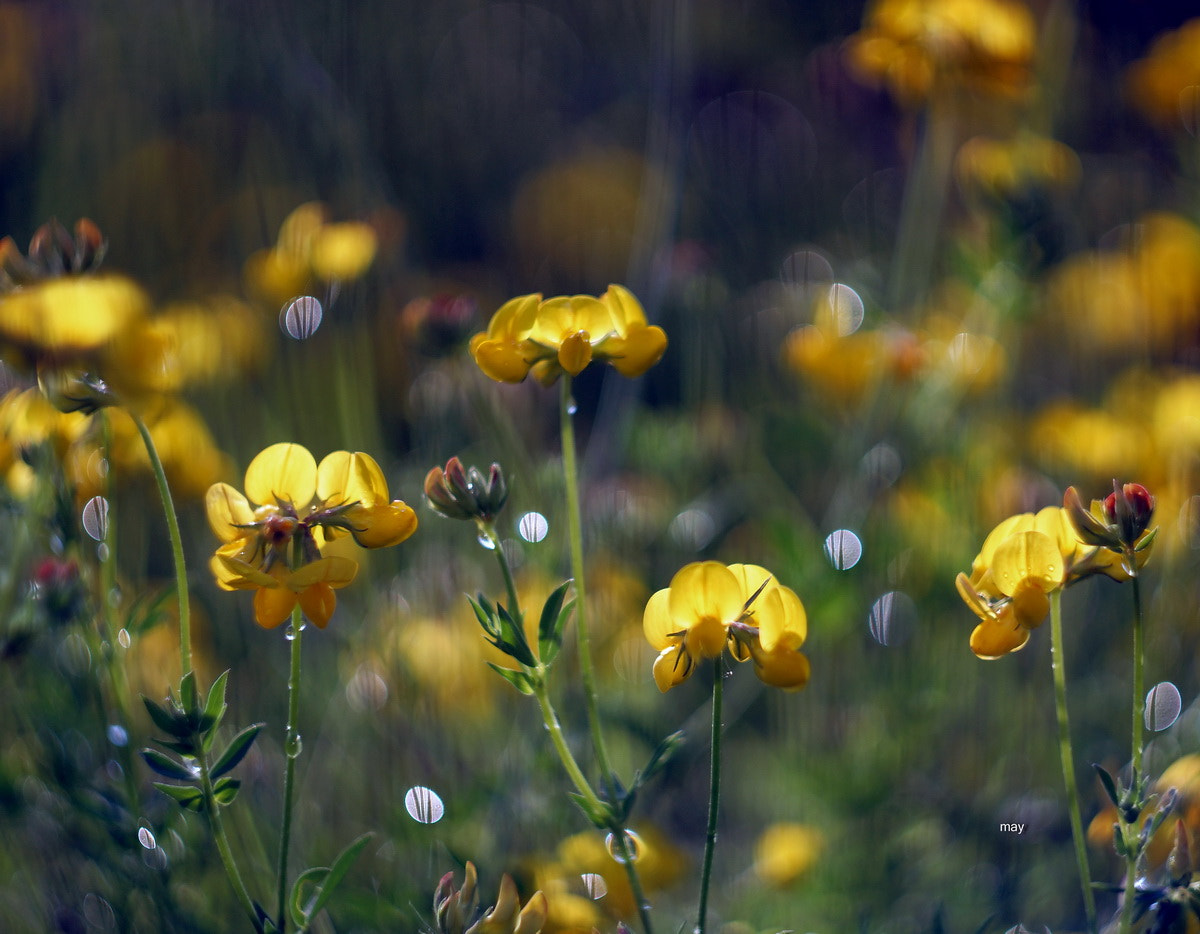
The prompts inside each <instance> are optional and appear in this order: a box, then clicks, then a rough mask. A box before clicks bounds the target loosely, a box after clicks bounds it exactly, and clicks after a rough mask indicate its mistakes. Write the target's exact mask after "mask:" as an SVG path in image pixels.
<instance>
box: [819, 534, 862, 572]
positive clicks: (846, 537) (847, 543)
mask: <svg viewBox="0 0 1200 934" xmlns="http://www.w3.org/2000/svg"><path fill="white" fill-rule="evenodd" d="M825 557H826V558H828V559H829V563H830V564H832V565H833V566H834V568H836V569H837V570H839V571H848V570H850V568H852V567H854V565H856V564H858V562H859V559H860V558H862V541H861V540H860V539H859V537H858V536H857V535H855V534H854V533H853V532H851V531H850V530H849V529H838V530H837V531H836V532H830V533H829V535H828V536H826V538H825Z"/></svg>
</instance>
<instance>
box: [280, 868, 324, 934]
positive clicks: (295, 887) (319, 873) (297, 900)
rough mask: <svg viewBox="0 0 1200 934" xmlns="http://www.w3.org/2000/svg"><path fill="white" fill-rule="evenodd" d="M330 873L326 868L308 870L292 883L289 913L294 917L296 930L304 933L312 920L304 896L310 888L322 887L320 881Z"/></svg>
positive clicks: (293, 922)
mask: <svg viewBox="0 0 1200 934" xmlns="http://www.w3.org/2000/svg"><path fill="white" fill-rule="evenodd" d="M328 872H329V868H328V867H326V866H319V867H315V868H313V869H306V870H304V872H302V873H300V875H298V876H296V881H295V882H293V883H292V893H291V896H290V897H289V898H288V913H289V914H290V915H291V916H292V924H294V925H296V930H298V931H303V930H304V929H305V928H306V927H307V926H308V922H309V921H310V920H312V919H311V918H310V916H309V915H308V914H307V913H305V910H304V896H305V895H306V894H307V891H308V888H309V887H311V886H317V885H320V882H319V881H318V880H320V879H323V878H325V876H326V875H327V874H328Z"/></svg>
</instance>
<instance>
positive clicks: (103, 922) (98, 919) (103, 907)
mask: <svg viewBox="0 0 1200 934" xmlns="http://www.w3.org/2000/svg"><path fill="white" fill-rule="evenodd" d="M83 917H84V920H85V921H86V922H87V926H88V929H89V930H94V931H115V930H116V929H117V919H116V914H115V913H114V912H113V909H112V905H110V904H109V903H108V902H106V901H105V900H104V899H103V898H101V897H100V896H99V895H97V894H96V893H95V892H88V893H87V895H85V896H84V897H83Z"/></svg>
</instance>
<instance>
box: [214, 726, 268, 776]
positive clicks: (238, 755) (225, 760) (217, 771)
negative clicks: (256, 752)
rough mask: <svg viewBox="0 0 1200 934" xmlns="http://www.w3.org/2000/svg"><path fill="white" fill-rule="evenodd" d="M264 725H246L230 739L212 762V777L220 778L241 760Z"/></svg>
mask: <svg viewBox="0 0 1200 934" xmlns="http://www.w3.org/2000/svg"><path fill="white" fill-rule="evenodd" d="M265 725H266V724H263V723H255V724H254V725H252V726H248V727H246V729H244V730H242V732H240V733H238V735H237V736H235V737H234V738H233V739H231V740H230V741H229V745H228V746H226V747H225V751H224V752H223V753H221V755H220V756H218V757H217V761H216V762H214V763H213V767H212V777H213V778H220V777H221V776H222V775H224V774H225V773H226V772H228V771H230V770H231V769H233V768H234V767H235V766H236V765H237V764H238V763H239V762H241V761H242V758H243V757H244V756H245V755H246V753H248V752H249V751H250V747H251V746H253V745H254V740H255V739H256V738H257V737H258V732H259V730H261V729H262V728H263V727H264V726H265Z"/></svg>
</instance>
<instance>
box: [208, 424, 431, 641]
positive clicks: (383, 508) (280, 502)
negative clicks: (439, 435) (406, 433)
mask: <svg viewBox="0 0 1200 934" xmlns="http://www.w3.org/2000/svg"><path fill="white" fill-rule="evenodd" d="M245 488H246V495H245V496H243V495H242V494H241V493H240V492H238V491H237V490H236V489H234V488H233V487H231V486H229V485H228V484H226V483H215V484H213V485H212V486H211V487H209V490H208V494H207V495H206V497H205V506H206V509H207V512H208V521H209V525H210V526H211V527H212V530H213V532H214V533H216V536H217V537H218V538H219V539H220V540H221V541H222V542H223V544H222V545H221V546H220V547H219V548H218V549H217V551H216V553H215V554H214V555H213V558H212V560H211V561H210V564H209V566H210V568H211V569H212V572H213V576H214V577H215V578H216V581H217V584H218V586H220V587H221V588H222V589H225V590H254V591H255V597H254V618H255V619H256V620H257V621H258V624H259V625H260V626H263V627H266V628H271V627H274V626H278V625H279V624H280V623H282V622H283V621H284V620H285V619H287V617H288V615H289V614H290V613H291V612H292V610H293V609H294V608H295V607H296V605H297V604H299V605H300V608H301V609H302V610H303V611H304V613H305V615H306V616H308V618H309V619H311V620H312V621H313V623H315V624H316V625H317V626H318V627H320V628H324V627H325V625H326V624H327V623H328V622H329V618H330V617H331V616H332V615H333V610H334V607H335V606H336V604H337V599H336V597H335V595H334V593H333V591H334V590H336V589H338V588H341V587H345V586H346V585H347V584H349V583H350V582H351V581H352V580H354V576H355V574H356V573H357V571H358V565H357V563H356V562H355V561H354V560H353V559H351V558H347V557H343V556H339V555H328V556H325V555H323V554H322V549H323V548H324V547H325V545H326V543H327V542H329V541H332V540H333V539H335V538H337V537H338V536H340V535H343V534H346V533H349V534H350V535H352V536H353V537H354V539H355V541H357V542H358V544H360V545H362V546H363V547H364V548H382V547H385V546H388V545H395V544H397V543H399V542H402V541H404V539H406V538H408V537H409V536H410V535H411V534H412V533H413V532H414V531H415V530H416V527H417V517H416V514H415V513H414V512H413V511H412V509H410V508H409V507H408V506H407V505H405V504H404V503H402V502H400V501H399V500H394V501H389V500H388V491H387V481H386V480H385V479H384V476H383V472H382V471H381V470H380V469H379V465H378V464H377V463H375V461H374V459H373V458H371V457H370V456H369V455H367V454H362V453H351V452H349V451H335V452H333V453H332V454H330V455H328V456H327V457H325V459H324V460H322V461H321V463H320V465H318V464H317V462H316V460H315V459H314V458H313V456H312V454H310V453H309V451H308V450H307V449H306V448H304V447H302V446H301V445H298V444H292V443H289V442H281V443H279V444H273V445H271V446H270V447H268V448H266V449H264V450H263V451H262V452H260V453H259V454H258V455H257V456H256V457H255V458H254V460H252V461H251V462H250V466H249V467H248V468H246V480H245ZM252 503H253V504H256V505H253V506H252V505H251V504H252Z"/></svg>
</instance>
